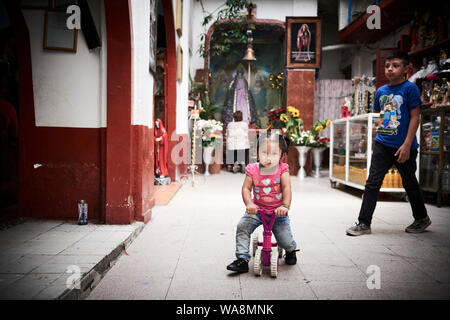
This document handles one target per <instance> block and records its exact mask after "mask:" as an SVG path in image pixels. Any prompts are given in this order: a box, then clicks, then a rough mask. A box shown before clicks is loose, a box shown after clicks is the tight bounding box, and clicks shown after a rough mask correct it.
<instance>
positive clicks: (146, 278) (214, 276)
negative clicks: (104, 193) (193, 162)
mask: <svg viewBox="0 0 450 320" xmlns="http://www.w3.org/2000/svg"><path fill="white" fill-rule="evenodd" d="M291 178H292V179H291V182H292V190H293V201H292V206H291V211H290V220H291V227H292V230H293V233H294V237H295V239H296V241H297V243H298V247H299V248H300V249H301V251H300V252H299V253H298V255H297V257H298V263H297V265H296V266H288V265H286V264H284V261H282V260H281V264H280V270H279V275H278V278H276V279H273V278H271V277H270V275H269V274H268V271H267V270H265V271H264V273H263V276H262V277H255V275H254V274H253V272H252V267H253V259H252V260H251V261H250V269H251V270H250V272H249V273H245V274H240V275H236V274H233V273H230V272H229V271H227V270H226V265H227V264H228V263H230V262H231V261H232V260H234V258H235V257H234V250H235V227H236V224H237V222H238V221H239V219H240V217H241V216H242V214H243V212H244V205H243V203H242V197H241V187H242V182H243V175H241V174H239V175H237V174H232V173H227V172H225V171H222V172H221V173H220V174H218V175H211V176H209V177H207V179H206V182H205V183H204V184H200V185H198V186H196V187H191V186H190V185H183V187H182V188H181V189H180V190H178V192H177V193H176V195H175V196H174V197H173V198H172V200H171V201H170V203H169V204H168V205H166V206H157V207H155V208H154V211H153V218H152V220H151V221H150V222H149V223H148V225H147V226H146V227H145V229H144V230H143V232H142V233H141V234H140V235H139V237H138V238H137V239H136V240H135V241H134V242H133V243H132V244H131V246H130V247H129V248H128V249H127V252H128V255H122V256H121V257H120V258H119V260H118V261H117V263H116V264H115V265H114V266H113V268H111V270H110V271H109V272H108V273H107V274H106V276H105V277H104V278H103V279H102V281H101V282H100V283H99V285H98V286H97V287H96V288H95V289H94V290H93V292H92V293H91V294H90V296H89V297H88V299H181V300H182V299H205V300H211V299H231V300H240V299H449V298H450V290H449V289H450V279H449V274H450V273H449V271H450V232H449V231H450V209H449V208H448V207H442V208H437V207H436V206H434V205H429V204H427V209H428V213H429V215H430V217H431V219H432V221H433V224H432V225H431V226H430V228H429V230H428V231H426V232H425V233H422V234H408V233H405V232H404V228H405V227H406V226H407V225H408V224H410V223H411V222H412V215H411V209H410V205H409V203H407V202H403V201H393V200H389V199H387V198H386V197H383V199H384V200H383V201H379V202H378V204H377V208H376V211H375V215H374V219H373V224H372V232H373V233H372V234H371V235H365V236H361V237H349V236H347V235H346V234H345V230H346V228H348V227H350V226H351V225H353V224H354V222H355V221H356V220H357V214H358V212H359V208H360V205H361V192H359V191H354V190H351V189H348V188H346V187H344V188H338V189H332V188H330V183H329V179H328V178H327V177H323V178H320V179H314V178H310V177H308V178H307V179H306V180H305V181H303V182H301V183H300V181H299V180H297V179H296V177H291ZM373 265H375V266H377V267H379V269H380V276H381V277H380V280H381V282H380V284H381V288H380V289H369V288H368V286H367V280H368V278H369V276H370V275H372V273H370V272H369V273H368V268H369V267H370V266H373ZM369 271H370V268H369Z"/></svg>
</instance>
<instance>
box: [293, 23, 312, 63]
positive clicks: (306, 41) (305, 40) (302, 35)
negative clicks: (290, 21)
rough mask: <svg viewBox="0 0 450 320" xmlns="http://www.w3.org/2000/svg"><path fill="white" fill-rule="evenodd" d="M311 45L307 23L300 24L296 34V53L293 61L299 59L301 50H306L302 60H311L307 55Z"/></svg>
mask: <svg viewBox="0 0 450 320" xmlns="http://www.w3.org/2000/svg"><path fill="white" fill-rule="evenodd" d="M310 45H311V32H310V31H309V28H308V25H307V24H306V23H304V24H302V26H301V27H300V29H299V30H298V34H297V48H298V54H297V58H295V61H299V60H301V56H302V50H303V51H305V52H306V54H305V55H304V58H303V61H309V60H311V57H310V55H309V46H310Z"/></svg>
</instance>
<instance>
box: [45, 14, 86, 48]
mask: <svg viewBox="0 0 450 320" xmlns="http://www.w3.org/2000/svg"><path fill="white" fill-rule="evenodd" d="M66 21H67V14H66V12H65V11H61V10H45V24H44V49H47V50H59V51H70V52H77V39H78V30H77V29H73V30H71V29H68V28H67V26H66Z"/></svg>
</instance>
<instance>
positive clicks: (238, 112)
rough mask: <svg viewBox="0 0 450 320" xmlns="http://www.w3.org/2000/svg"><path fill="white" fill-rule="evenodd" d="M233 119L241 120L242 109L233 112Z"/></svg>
mask: <svg viewBox="0 0 450 320" xmlns="http://www.w3.org/2000/svg"><path fill="white" fill-rule="evenodd" d="M233 119H234V121H235V122H239V121H242V111H240V110H238V111H236V112H235V113H233Z"/></svg>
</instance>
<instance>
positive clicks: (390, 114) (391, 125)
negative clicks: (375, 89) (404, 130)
mask: <svg viewBox="0 0 450 320" xmlns="http://www.w3.org/2000/svg"><path fill="white" fill-rule="evenodd" d="M402 104H403V97H402V96H400V95H393V94H390V95H382V96H381V97H380V106H381V111H380V121H379V122H378V126H377V133H380V134H385V135H397V127H398V126H399V125H400V122H399V121H398V120H400V119H401V118H402V113H401V111H400V106H401V105H402Z"/></svg>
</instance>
